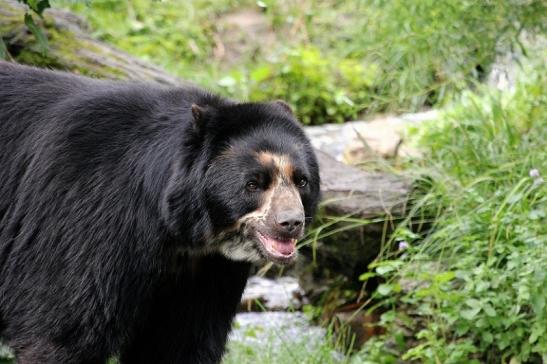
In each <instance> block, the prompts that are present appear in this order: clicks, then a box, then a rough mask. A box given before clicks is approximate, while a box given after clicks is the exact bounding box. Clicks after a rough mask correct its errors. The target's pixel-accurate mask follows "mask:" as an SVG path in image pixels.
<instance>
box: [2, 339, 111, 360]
mask: <svg viewBox="0 0 547 364" xmlns="http://www.w3.org/2000/svg"><path fill="white" fill-rule="evenodd" d="M10 346H11V347H12V348H13V350H14V351H15V358H16V362H17V364H61V363H62V364H69V363H78V364H104V363H105V362H106V360H107V355H106V354H105V353H99V352H96V351H94V352H89V350H85V349H82V348H79V347H77V346H68V345H60V344H55V343H54V342H53V341H51V340H48V339H32V340H30V341H29V342H28V343H24V344H23V343H14V342H10ZM19 347H20V348H19Z"/></svg>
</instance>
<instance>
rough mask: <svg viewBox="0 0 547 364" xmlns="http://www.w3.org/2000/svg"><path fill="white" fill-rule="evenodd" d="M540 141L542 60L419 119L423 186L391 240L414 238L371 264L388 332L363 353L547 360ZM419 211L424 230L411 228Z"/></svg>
mask: <svg viewBox="0 0 547 364" xmlns="http://www.w3.org/2000/svg"><path fill="white" fill-rule="evenodd" d="M546 141H547V72H546V70H545V67H544V66H541V68H540V69H539V71H537V72H535V73H533V76H530V77H529V79H528V80H527V82H525V83H521V84H520V85H518V87H517V88H516V90H515V91H514V92H511V93H505V94H500V93H496V92H492V91H489V92H486V93H481V94H479V95H477V94H471V93H467V94H466V95H464V97H463V98H462V100H461V101H460V103H459V104H458V105H457V106H455V107H454V108H452V110H451V111H449V112H447V113H446V115H445V116H444V118H443V120H442V122H440V123H436V124H432V125H430V126H428V127H425V128H421V130H420V136H419V142H420V144H421V146H422V147H424V148H425V150H426V151H427V154H426V155H425V156H424V159H423V160H422V161H420V164H421V165H422V166H423V168H424V170H423V172H425V173H426V174H427V176H428V177H427V178H424V179H423V184H424V185H426V186H425V187H424V188H425V189H426V190H427V191H428V192H427V193H426V194H425V195H424V196H423V197H421V198H419V199H417V201H416V202H415V205H414V210H413V214H412V215H411V216H409V218H408V222H407V223H406V224H402V225H400V226H399V228H398V230H397V231H396V234H395V235H394V238H393V243H396V242H397V241H398V240H405V241H406V242H407V243H408V244H409V245H410V247H409V248H408V249H407V250H405V251H404V253H401V252H398V253H394V254H391V255H386V256H384V257H383V258H382V259H379V260H378V261H377V262H376V263H375V264H373V266H372V267H373V268H374V269H375V273H376V274H377V275H379V276H382V277H383V278H384V279H385V280H386V283H385V284H383V285H382V286H380V287H379V289H378V291H377V293H376V295H377V298H378V299H380V300H381V302H382V305H383V308H384V309H387V312H386V313H385V314H384V315H383V317H382V320H383V323H384V325H385V327H386V329H387V332H386V336H385V337H382V338H379V339H377V340H374V341H372V342H370V343H368V345H366V347H365V349H364V351H363V353H362V358H363V360H364V359H366V360H367V362H374V363H395V362H396V358H402V359H404V360H408V361H416V362H420V363H445V364H448V363H509V362H511V363H525V362H529V363H532V362H538V361H539V362H541V358H543V361H545V360H547V332H546V329H547V306H546V300H547V293H546V292H547V271H546V267H547V224H546V221H547V218H546V216H547V211H546V207H547V196H546V194H545V192H546V190H547V188H546V183H545V181H544V180H543V178H545V175H546V173H547V153H545V151H546V150H547V142H546ZM413 166H414V167H416V164H413ZM542 176H543V177H542ZM423 216H427V217H428V218H431V217H434V222H433V223H432V225H431V226H429V228H430V230H429V232H428V233H426V232H419V231H418V232H416V231H415V227H416V223H417V222H419V220H420V219H421V218H423ZM413 229H414V231H412V230H413Z"/></svg>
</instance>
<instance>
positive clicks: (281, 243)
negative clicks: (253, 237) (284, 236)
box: [258, 233, 296, 256]
mask: <svg viewBox="0 0 547 364" xmlns="http://www.w3.org/2000/svg"><path fill="white" fill-rule="evenodd" d="M258 236H259V237H260V241H261V242H262V244H263V245H264V247H265V248H266V250H267V251H268V252H270V253H272V254H274V255H282V256H290V255H292V254H293V253H294V251H295V249H296V239H288V240H280V239H276V238H273V237H271V236H267V235H264V234H262V233H258Z"/></svg>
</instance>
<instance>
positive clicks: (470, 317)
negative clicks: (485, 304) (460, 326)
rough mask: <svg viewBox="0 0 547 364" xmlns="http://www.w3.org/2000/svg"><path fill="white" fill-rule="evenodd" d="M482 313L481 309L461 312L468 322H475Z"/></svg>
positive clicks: (476, 308)
mask: <svg viewBox="0 0 547 364" xmlns="http://www.w3.org/2000/svg"><path fill="white" fill-rule="evenodd" d="M480 311H481V308H480V307H474V308H470V309H469V310H461V311H460V315H461V316H462V317H463V318H464V319H466V320H473V319H474V318H475V316H477V314H478V313H479V312H480Z"/></svg>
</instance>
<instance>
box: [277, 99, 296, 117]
mask: <svg viewBox="0 0 547 364" xmlns="http://www.w3.org/2000/svg"><path fill="white" fill-rule="evenodd" d="M274 103H275V104H276V105H279V106H281V107H282V108H283V110H285V111H287V112H288V113H289V114H291V115H294V112H293V111H292V108H291V105H289V104H288V103H286V102H285V101H283V100H275V101H274Z"/></svg>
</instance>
